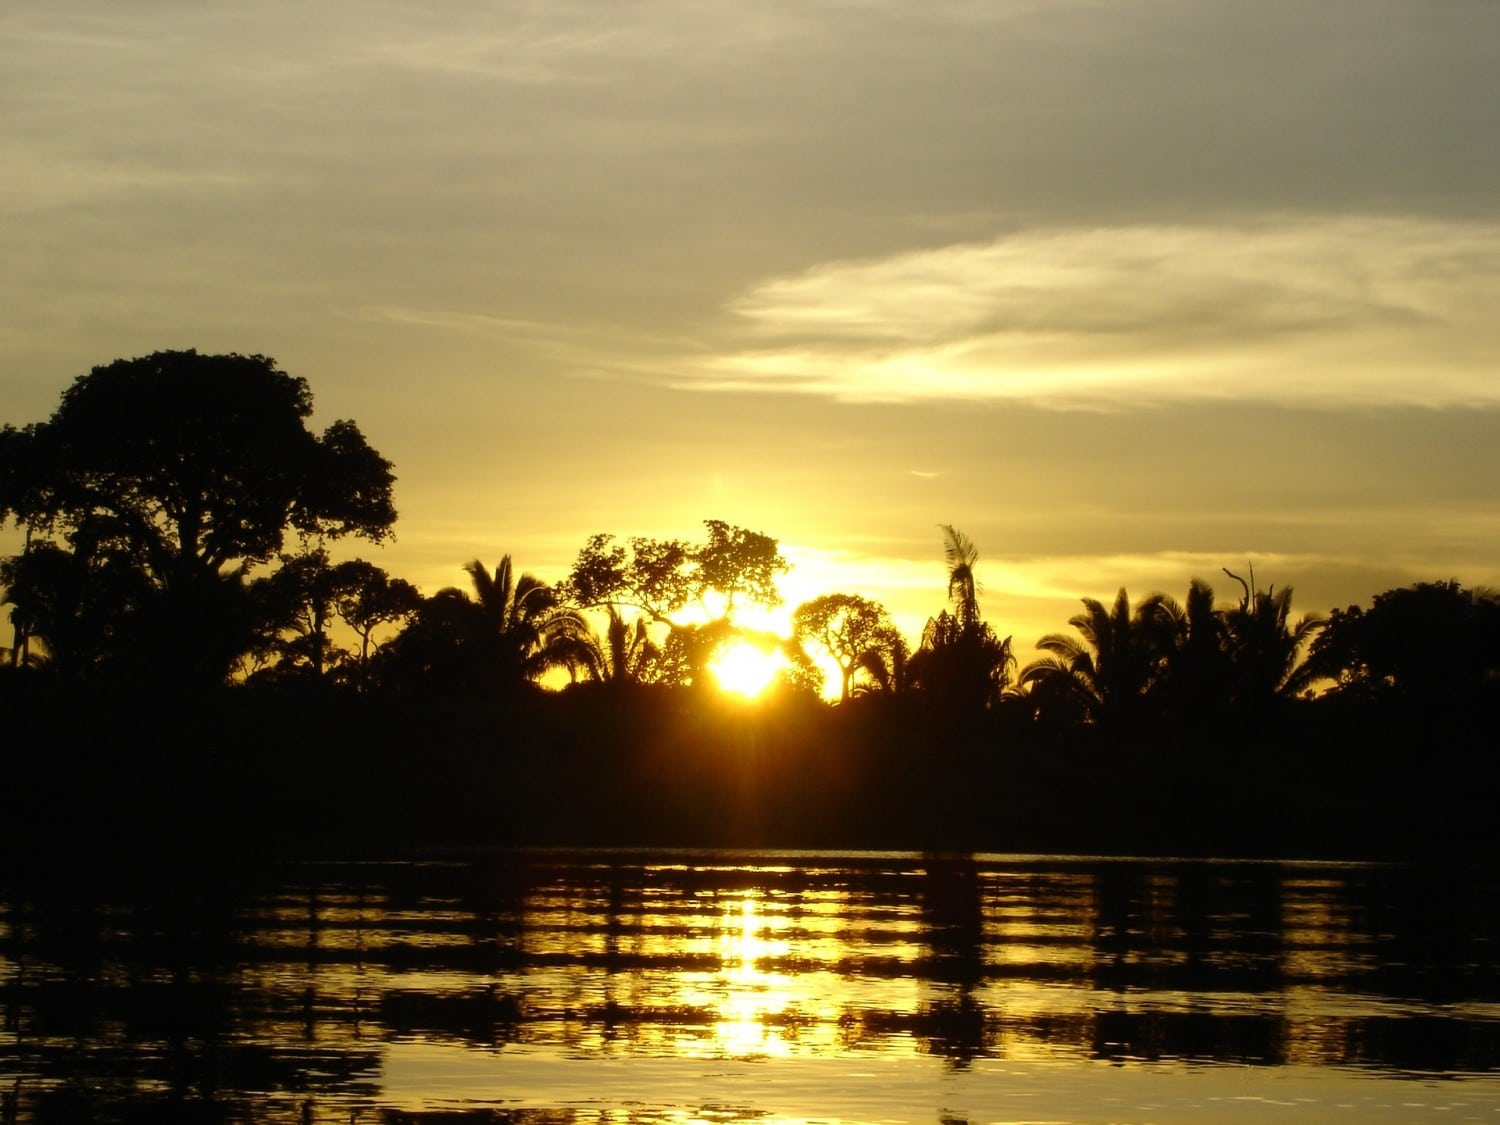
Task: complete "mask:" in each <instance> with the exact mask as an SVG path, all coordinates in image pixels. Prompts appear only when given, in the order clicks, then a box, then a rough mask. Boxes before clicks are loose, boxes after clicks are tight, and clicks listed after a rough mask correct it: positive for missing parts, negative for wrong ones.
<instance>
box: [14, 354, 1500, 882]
mask: <svg viewBox="0 0 1500 1125" xmlns="http://www.w3.org/2000/svg"><path fill="white" fill-rule="evenodd" d="M311 413H312V395H311V391H310V389H309V387H308V384H307V382H306V381H305V380H303V379H301V378H296V377H293V376H290V375H288V374H286V373H285V372H283V371H281V370H280V369H279V368H278V367H277V366H276V364H275V362H274V361H273V360H271V359H268V358H266V357H264V356H242V355H201V354H199V353H197V352H193V351H181V352H159V353H155V354H153V355H149V356H144V357H140V358H136V359H130V360H117V361H115V362H113V363H111V364H108V365H105V366H101V367H96V368H94V369H93V370H92V371H91V372H89V373H88V374H86V375H83V376H80V377H79V378H78V379H76V380H75V381H74V383H73V384H72V385H71V386H70V387H68V388H67V390H65V391H64V393H63V395H62V400H61V403H60V405H59V406H58V408H57V410H56V411H55V412H54V413H53V414H52V416H51V417H50V418H49V419H48V420H46V421H44V422H37V423H33V424H29V425H25V426H23V427H19V428H18V427H15V426H9V425H7V426H6V427H5V428H4V429H3V430H0V517H3V518H4V519H5V520H6V521H7V522H9V521H13V522H14V524H15V525H16V527H17V528H19V529H20V532H21V533H22V535H23V537H24V542H23V545H22V548H21V550H20V551H19V552H18V553H17V554H15V555H13V556H11V557H9V558H6V559H5V560H4V561H3V563H0V583H3V585H4V587H5V597H6V601H7V603H8V605H9V607H10V620H11V624H12V629H13V639H12V644H11V647H10V653H9V659H8V660H7V661H5V662H4V665H5V666H4V668H3V674H0V702H3V705H4V706H5V709H6V714H7V716H8V723H7V733H6V737H5V740H4V746H5V751H4V753H5V757H6V771H7V774H8V776H9V778H10V780H11V784H10V786H9V787H8V788H9V790H10V793H11V795H12V796H11V801H10V804H11V805H12V808H11V809H9V810H8V811H7V816H6V819H5V827H4V828H3V829H0V832H3V833H4V836H5V838H6V839H8V840H10V841H11V842H28V841H30V842H34V841H37V840H46V839H52V840H55V841H58V842H60V843H61V842H70V841H71V842H84V843H89V842H98V841H102V840H110V841H123V842H137V843H143V844H149V843H170V842H181V841H185V840H192V841H204V842H213V843H217V842H224V843H255V844H257V845H281V846H286V847H297V846H308V845H328V846H359V847H374V848H378V847H395V846H409V845H412V844H425V843H587V844H631V845H637V844H692V845H715V844H726V845H728V844H732V845H774V846H779V847H803V846H818V847H852V846H857V847H870V846H874V847H909V848H918V849H930V848H959V849H969V848H984V849H1004V850H1017V851H1021V850H1026V851H1038V850H1040V851H1072V852H1079V851H1087V852H1097V853H1113V854H1120V853H1126V852H1130V853H1142V854H1143V853H1151V854H1255V855H1281V854H1286V855H1291V854H1298V855H1330V856H1332V855H1340V856H1364V857H1375V856H1405V855H1418V854H1423V855H1425V854H1433V853H1444V854H1464V853H1473V854H1478V855H1486V856H1487V855H1492V854H1493V844H1492V843H1491V842H1490V839H1489V833H1488V831H1487V820H1488V816H1489V812H1488V808H1487V795H1488V794H1489V793H1491V792H1493V791H1494V790H1493V786H1494V782H1495V780H1496V773H1497V768H1496V765H1495V755H1494V752H1493V745H1494V732H1495V719H1496V716H1497V714H1500V598H1497V596H1496V595H1495V594H1493V593H1490V592H1488V591H1484V590H1474V589H1466V588H1465V587H1463V586H1462V585H1460V584H1459V583H1458V582H1457V581H1456V580H1447V581H1433V582H1426V583H1419V584H1417V585H1414V586H1411V587H1407V588H1402V589H1393V590H1388V591H1386V592H1384V593H1381V594H1378V595H1376V596H1375V597H1374V599H1373V601H1372V603H1371V604H1370V605H1369V606H1349V607H1344V608H1335V609H1332V610H1331V611H1330V612H1329V613H1328V614H1326V615H1317V614H1305V615H1302V616H1298V615H1297V614H1296V613H1294V610H1293V607H1292V590H1291V589H1290V588H1289V587H1285V586H1283V587H1280V588H1278V587H1276V586H1274V585H1271V586H1265V587H1262V585H1261V583H1260V580H1259V579H1258V578H1257V576H1256V575H1255V574H1254V571H1253V570H1250V569H1246V570H1245V572H1244V573H1243V574H1241V573H1238V572H1235V571H1230V570H1228V569H1226V570H1225V571H1224V575H1225V579H1226V580H1227V582H1228V583H1229V584H1230V585H1229V588H1230V589H1231V590H1232V591H1233V593H1232V594H1231V596H1230V598H1229V599H1227V600H1226V599H1222V598H1221V597H1220V596H1219V595H1218V594H1217V593H1216V591H1215V590H1214V588H1213V587H1212V586H1211V585H1209V584H1208V583H1207V582H1205V581H1203V580H1200V579H1195V580H1194V581H1193V582H1192V583H1191V584H1190V586H1189V588H1188V590H1187V591H1186V592H1185V596H1184V597H1183V599H1182V600H1181V601H1179V600H1177V599H1176V598H1174V597H1172V596H1170V595H1168V594H1166V593H1161V592H1153V593H1149V594H1147V595H1145V596H1143V597H1138V598H1136V599H1135V600H1132V598H1131V597H1130V595H1129V594H1128V593H1127V591H1126V590H1125V589H1123V588H1122V589H1121V590H1120V591H1119V594H1118V596H1117V597H1116V598H1115V599H1114V601H1113V602H1112V603H1111V604H1105V603H1103V602H1100V601H1097V600H1094V599H1092V598H1083V599H1081V605H1082V609H1081V611H1080V612H1079V613H1078V614H1076V615H1075V616H1074V617H1072V618H1071V619H1070V620H1069V621H1068V622H1067V626H1068V629H1067V631H1059V632H1056V633H1051V634H1048V635H1046V636H1044V637H1042V638H1040V639H1039V640H1038V641H1037V642H1036V648H1037V649H1038V650H1039V652H1040V655H1039V657H1038V658H1037V659H1035V660H1034V661H1031V662H1030V663H1027V664H1026V665H1024V666H1021V665H1019V664H1018V661H1017V659H1016V657H1015V655H1014V651H1013V643H1012V642H1013V639H1012V637H1010V636H1003V637H1002V636H1001V631H1000V630H997V629H996V628H995V627H994V626H993V624H992V623H991V622H990V621H988V620H985V619H984V617H983V615H982V614H981V612H980V593H981V586H980V582H979V562H980V556H979V551H978V549H977V547H976V545H975V544H974V543H973V542H972V541H971V540H970V539H969V538H968V537H967V536H966V535H964V533H963V532H962V531H960V530H958V529H957V528H955V527H953V526H951V525H939V527H938V533H939V534H938V536H935V542H934V550H935V552H936V551H937V550H938V549H941V551H942V555H943V558H944V561H945V563H946V566H947V576H948V581H947V587H946V590H944V589H942V588H941V587H938V588H935V590H934V603H935V605H934V609H935V610H936V612H935V613H934V614H933V616H932V617H931V619H930V620H929V621H928V623H927V625H926V627H925V629H924V630H923V632H922V635H921V636H920V638H917V639H916V642H915V644H911V643H910V642H909V641H908V639H907V638H905V637H903V636H902V634H901V633H900V631H899V630H898V629H897V628H896V627H895V626H894V624H893V623H892V621H891V617H890V615H889V613H888V612H887V610H886V609H885V607H883V606H882V605H880V604H879V603H878V602H876V601H873V600H871V599H869V598H867V597H865V596H863V595H862V594H860V593H859V592H856V591H834V592H829V593H827V594H823V595H821V596H819V597H816V598H813V599H811V600H809V601H807V602H804V603H803V604H801V605H800V606H797V607H795V608H794V609H793V610H792V614H791V621H792V626H793V628H792V635H791V636H790V637H787V638H782V637H778V636H774V635H771V634H767V633H764V632H757V631H754V630H749V629H746V628H744V627H743V626H742V625H741V624H739V623H738V621H737V619H736V613H737V611H738V610H740V609H742V608H745V607H747V606H770V605H774V604H775V603H776V602H777V601H778V593H777V579H778V577H779V576H780V575H781V574H782V573H784V572H785V571H786V570H787V569H788V563H787V561H786V559H785V558H784V557H783V555H782V553H781V550H780V546H779V544H778V542H777V540H776V539H775V538H773V537H771V536H770V535H767V534H764V533H762V532H758V531H751V530H748V529H746V528H742V527H737V526H734V525H732V524H729V523H727V522H725V521H722V520H718V519H708V520H706V521H705V522H704V534H703V536H702V538H701V539H698V540H693V541H689V540H686V539H654V538H647V537H632V538H628V539H624V540H621V539H618V538H617V537H616V536H614V535H612V534H605V533H601V534H595V535H593V536H591V537H590V538H588V539H586V540H585V542H584V544H583V546H582V547H581V549H580V551H579V554H578V557H577V559H576V561H575V563H574V565H573V567H572V568H571V570H570V572H569V573H568V574H567V575H566V576H565V577H564V578H563V579H561V580H560V581H558V582H555V583H547V582H544V581H542V580H540V579H538V578H537V577H536V576H534V575H532V574H529V573H527V572H525V571H523V570H521V569H520V568H519V567H518V566H517V565H516V563H515V562H514V560H513V559H512V558H511V557H510V556H509V555H506V556H504V557H502V558H501V559H499V560H498V562H496V563H495V564H494V566H493V567H491V566H489V565H487V564H486V563H485V562H484V561H482V560H479V559H474V560H472V561H470V562H468V563H467V565H466V566H465V568H464V569H465V571H466V573H467V576H468V579H469V581H468V588H458V587H451V588H445V589H442V590H438V591H437V592H435V593H433V594H431V595H425V596H424V595H423V594H422V593H421V592H420V591H418V590H417V589H416V587H415V586H413V585H412V584H411V583H409V582H408V581H406V580H404V579H402V578H400V577H397V576H393V575H391V574H389V573H387V572H386V571H385V570H384V569H383V568H382V567H380V566H379V565H377V564H375V563H373V562H370V561H368V560H366V559H363V558H348V559H343V560H341V561H335V559H334V557H333V554H332V553H331V549H332V548H336V547H337V546H338V545H339V544H340V543H341V542H342V541H345V540H359V539H362V540H364V541H366V542H367V543H370V544H372V545H377V544H379V543H381V542H383V541H385V540H386V539H387V538H388V537H389V536H390V535H391V534H392V531H393V528H394V526H395V523H396V509H395V506H394V501H393V489H394V482H395V476H394V471H393V466H392V465H391V464H390V462H388V461H386V460H385V459H384V458H383V457H381V456H380V454H379V453H377V452H376V451H375V450H374V449H373V448H371V446H370V445H369V444H368V442H367V441H366V440H365V438H364V436H363V434H362V433H361V432H360V430H359V428H358V426H357V425H356V424H355V423H354V422H352V421H348V420H340V421H335V422H334V423H332V424H331V425H329V426H328V427H327V428H326V429H324V430H323V431H322V432H321V433H319V432H315V431H313V430H312V429H310V428H309V426H308V419H309V418H310V416H311ZM1222 585H1223V584H1222V583H1221V587H1222ZM735 645H749V646H753V647H754V648H755V649H757V650H760V651H762V652H765V653H768V654H774V656H775V657H776V660H777V666H778V668H779V672H778V673H777V678H776V681H775V683H774V684H773V685H772V687H771V688H770V689H769V690H768V692H767V693H766V695H765V696H764V698H763V699H761V700H760V701H759V702H758V704H757V705H756V706H754V707H747V706H744V705H735V704H733V703H732V702H731V701H730V700H728V699H727V698H726V697H725V695H724V693H722V692H721V691H718V690H716V689H715V687H714V674H713V668H714V663H715V661H716V659H719V658H721V657H722V655H723V654H724V653H725V652H726V651H727V650H728V649H730V648H731V647H732V646H735ZM828 669H832V670H833V672H832V675H831V676H828V678H827V681H826V682H825V674H826V670H828ZM544 683H545V684H546V685H547V686H546V687H544V686H543V684H544ZM825 691H826V692H828V694H829V696H831V697H835V698H825V696H824V692H825Z"/></svg>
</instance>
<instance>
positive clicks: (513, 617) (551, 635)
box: [464, 555, 588, 683]
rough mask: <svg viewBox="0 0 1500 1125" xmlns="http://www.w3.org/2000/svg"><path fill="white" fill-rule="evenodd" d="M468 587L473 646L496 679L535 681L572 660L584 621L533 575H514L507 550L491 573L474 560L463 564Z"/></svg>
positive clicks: (585, 625) (585, 629)
mask: <svg viewBox="0 0 1500 1125" xmlns="http://www.w3.org/2000/svg"><path fill="white" fill-rule="evenodd" d="M464 570H465V572H466V573H467V574H468V575H469V579H470V581H471V582H472V584H473V587H474V594H473V598H472V604H473V607H474V614H473V617H474V622H473V624H474V628H475V631H476V636H475V640H476V642H477V643H476V646H475V647H476V651H477V654H478V655H479V657H480V659H481V660H482V661H483V663H484V664H486V665H488V666H489V668H490V669H491V670H492V672H493V673H495V674H496V675H497V676H498V677H499V679H500V681H501V682H502V683H516V682H520V681H523V680H535V679H536V678H537V677H538V676H540V675H541V674H542V673H543V672H545V671H547V670H548V669H550V668H559V667H567V666H568V665H569V663H570V661H573V660H576V659H577V645H578V642H579V641H580V639H581V638H583V637H585V636H587V635H588V622H587V621H586V620H584V617H583V615H582V614H581V613H580V612H578V611H577V610H575V609H569V608H567V607H565V606H563V605H561V604H560V603H559V600H558V597H557V594H556V592H555V591H553V589H552V587H550V586H548V585H547V584H546V583H545V582H543V581H541V580H540V579H539V578H536V577H534V576H533V575H530V574H524V573H523V574H521V575H519V576H517V575H516V574H515V569H514V566H513V565H512V563H511V559H510V556H509V555H505V556H503V557H502V558H501V559H500V564H499V565H498V566H496V567H495V570H494V573H493V574H492V573H491V572H490V571H489V570H488V569H486V568H485V565H484V564H483V563H482V562H480V561H479V560H478V559H475V560H474V561H472V562H470V563H468V564H467V565H466V566H465V567H464Z"/></svg>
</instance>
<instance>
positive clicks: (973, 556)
mask: <svg viewBox="0 0 1500 1125" xmlns="http://www.w3.org/2000/svg"><path fill="white" fill-rule="evenodd" d="M938 526H939V528H941V530H942V532H943V558H944V560H945V561H946V562H947V564H948V601H949V603H950V604H951V605H952V606H953V613H954V616H955V617H956V618H957V619H958V625H959V628H960V629H967V628H970V627H972V626H973V625H975V624H977V623H978V621H979V592H980V586H979V583H978V582H977V581H976V580H975V578H974V564H975V563H977V562H978V561H979V549H978V548H977V547H975V546H974V541H973V540H972V539H970V538H969V537H968V536H967V535H965V534H964V533H963V532H961V531H959V530H957V529H956V528H955V527H954V526H953V525H952V524H949V523H944V524H939V525H938Z"/></svg>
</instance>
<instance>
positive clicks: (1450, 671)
mask: <svg viewBox="0 0 1500 1125" xmlns="http://www.w3.org/2000/svg"><path fill="white" fill-rule="evenodd" d="M1308 665H1309V669H1308V671H1309V674H1310V675H1313V676H1317V677H1320V678H1326V679H1329V680H1333V681H1334V682H1335V684H1336V687H1335V690H1337V691H1340V692H1342V693H1344V694H1348V695H1367V696H1371V697H1375V698H1392V699H1403V700H1408V701H1412V702H1417V703H1420V704H1422V705H1434V704H1440V703H1445V702H1447V703H1452V702H1456V701H1458V700H1461V699H1463V698H1465V697H1468V698H1473V697H1475V696H1476V695H1478V694H1480V693H1482V692H1484V691H1493V690H1495V689H1496V687H1497V685H1500V595H1497V594H1495V593H1494V592H1492V591H1488V590H1466V589H1464V588H1463V587H1462V586H1461V585H1459V583H1458V582H1457V581H1456V580H1449V581H1447V582H1419V583H1417V584H1416V585H1414V586H1410V587H1406V588H1402V589H1397V590H1387V591H1385V592H1384V593H1380V594H1376V595H1375V599H1374V602H1373V604H1372V605H1371V606H1370V608H1369V609H1368V610H1364V609H1361V608H1360V607H1359V606H1350V607H1349V608H1347V609H1342V610H1339V609H1335V610H1334V611H1333V613H1332V614H1331V615H1330V616H1329V618H1328V621H1327V623H1326V625H1325V627H1324V629H1323V631H1322V632H1321V633H1320V634H1319V635H1318V636H1317V637H1316V638H1315V639H1314V640H1313V642H1312V648H1311V652H1310V655H1309V658H1308Z"/></svg>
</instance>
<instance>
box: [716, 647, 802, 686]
mask: <svg viewBox="0 0 1500 1125" xmlns="http://www.w3.org/2000/svg"><path fill="white" fill-rule="evenodd" d="M785 666H786V658H785V657H783V656H782V655H781V653H779V652H776V651H774V650H772V649H765V648H761V647H760V646H759V645H756V644H751V643H750V642H748V641H738V642H736V643H734V644H731V645H727V646H725V648H724V651H723V652H721V653H719V655H718V656H716V657H715V658H714V660H713V662H712V663H711V664H710V665H709V670H710V671H711V672H713V674H714V679H715V680H717V681H718V684H719V687H721V688H722V689H723V690H724V691H727V692H729V693H731V694H733V695H739V696H743V697H744V698H746V699H754V698H756V697H757V696H759V695H760V694H761V693H762V692H763V691H765V690H766V688H768V687H770V686H771V683H772V681H773V680H775V679H776V676H777V674H778V673H780V671H781V669H782V668H784V667H785Z"/></svg>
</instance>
